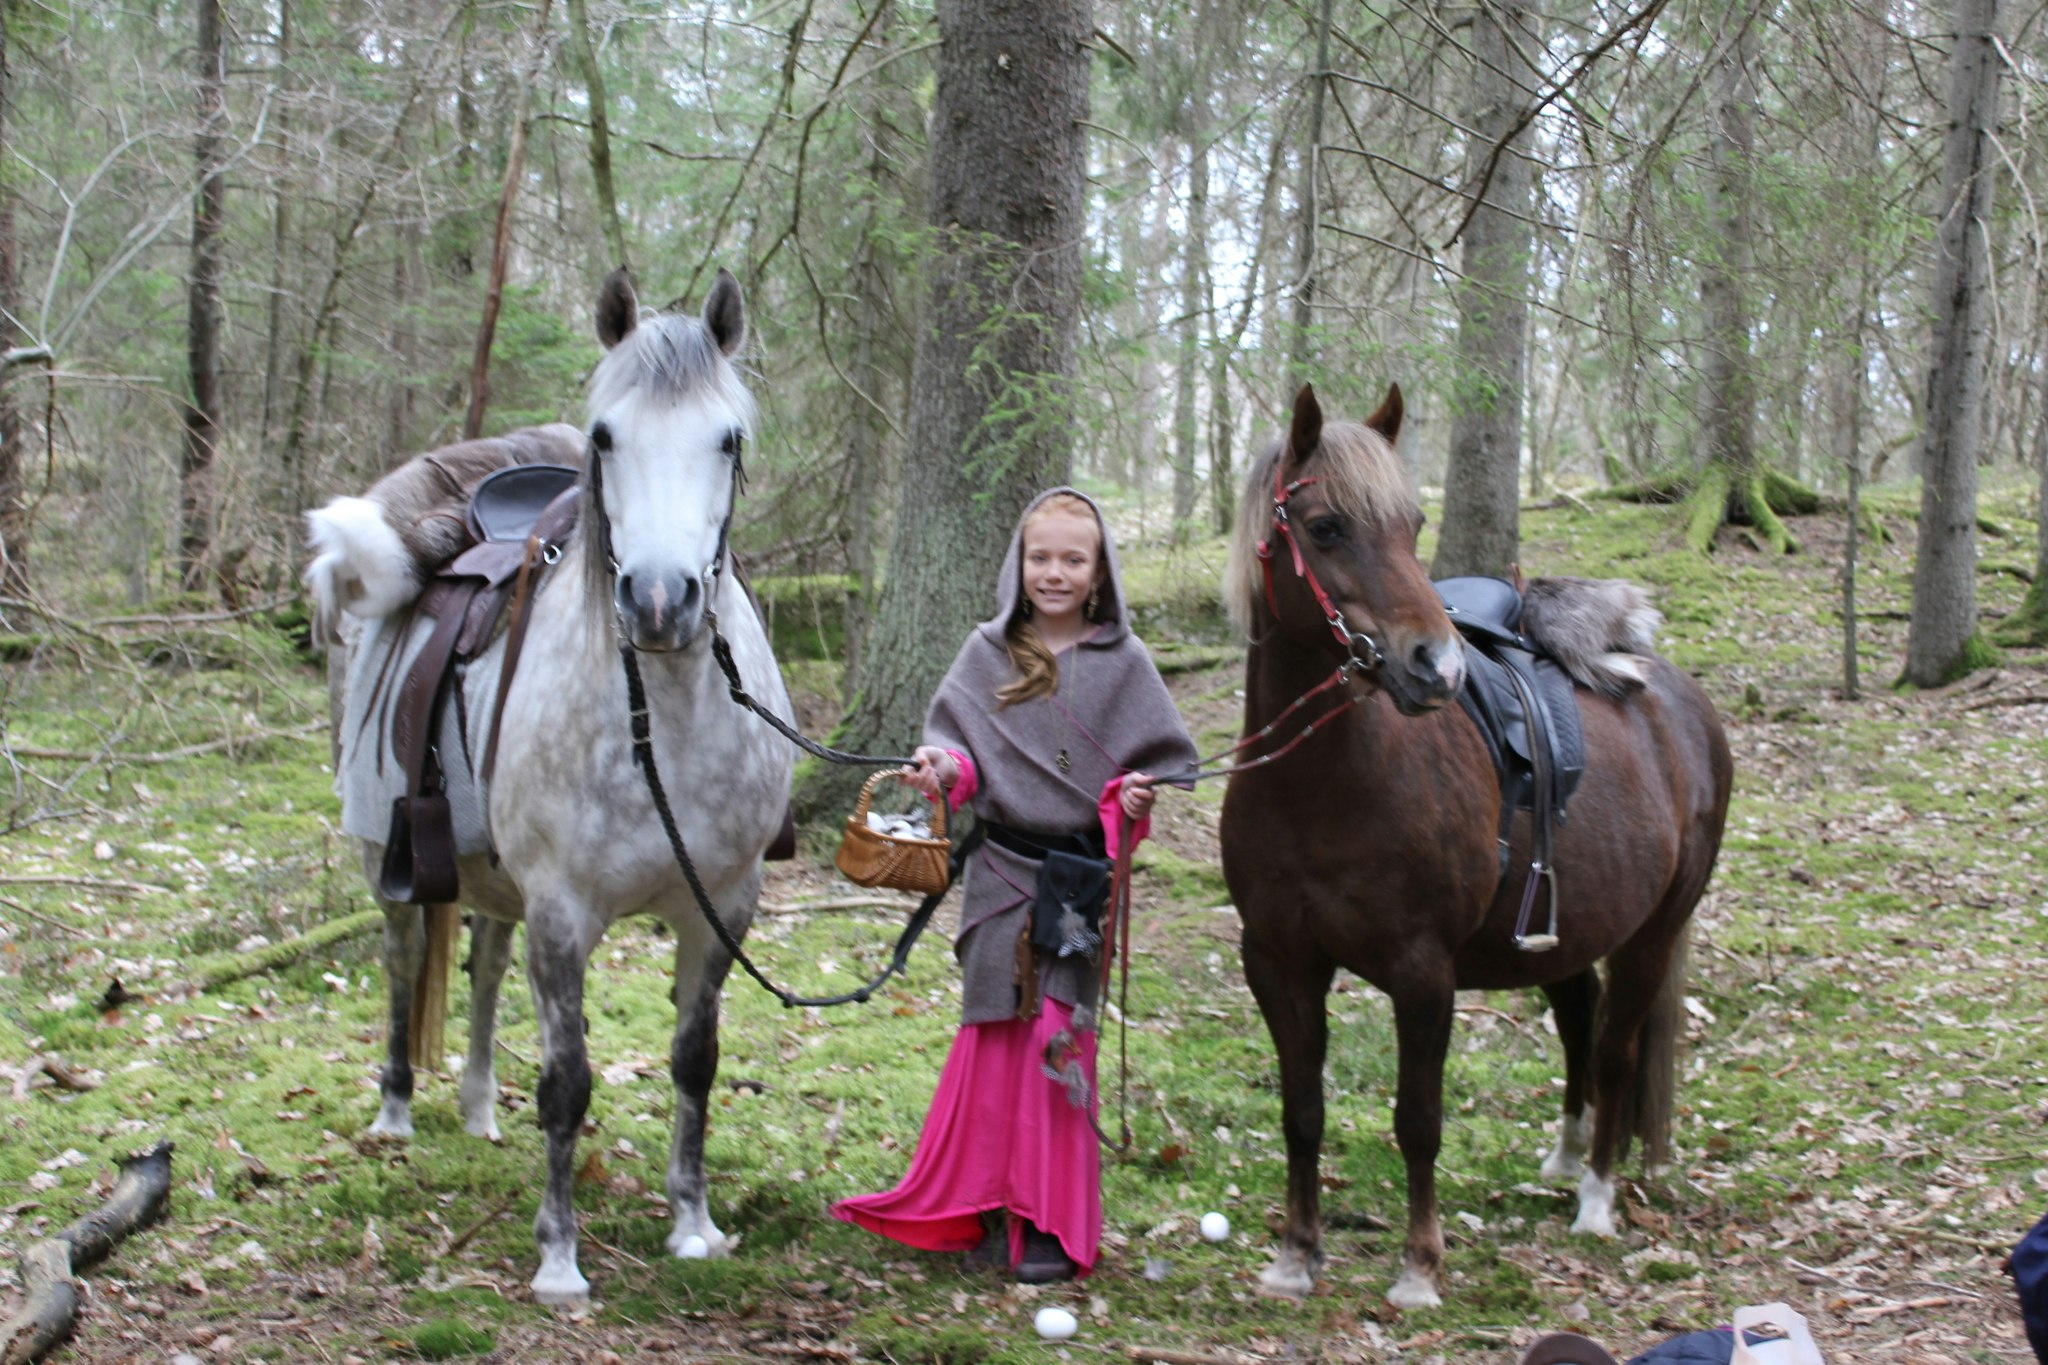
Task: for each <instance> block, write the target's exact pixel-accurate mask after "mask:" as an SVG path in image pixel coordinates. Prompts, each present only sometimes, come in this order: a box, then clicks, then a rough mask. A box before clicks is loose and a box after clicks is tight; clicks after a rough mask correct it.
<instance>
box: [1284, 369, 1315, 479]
mask: <svg viewBox="0 0 2048 1365" xmlns="http://www.w3.org/2000/svg"><path fill="white" fill-rule="evenodd" d="M1322 441H1323V405H1322V404H1321V403H1318V402H1317V401H1316V386H1315V385H1313V384H1303V385H1302V386H1301V392H1300V393H1297V394H1295V395H1294V425H1293V426H1291V427H1289V428H1288V429H1287V449H1288V453H1289V454H1290V455H1291V456H1292V457H1293V458H1294V460H1295V461H1296V462H1297V463H1299V462H1300V461H1302V460H1306V459H1307V458H1308V457H1309V456H1310V455H1313V454H1314V453H1315V449H1316V447H1317V446H1319V445H1321V444H1322Z"/></svg>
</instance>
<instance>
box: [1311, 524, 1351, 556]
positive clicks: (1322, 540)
mask: <svg viewBox="0 0 2048 1365" xmlns="http://www.w3.org/2000/svg"><path fill="white" fill-rule="evenodd" d="M1308 538H1309V539H1310V540H1312V541H1314V542H1315V543H1316V544H1317V545H1318V546H1319V547H1320V548H1322V549H1325V550H1327V549H1329V548H1330V547H1331V546H1332V545H1335V544H1336V543H1337V542H1338V541H1340V540H1342V539H1344V519H1343V518H1342V517H1317V518H1316V519H1315V520H1313V521H1311V522H1310V523H1309V524H1308Z"/></svg>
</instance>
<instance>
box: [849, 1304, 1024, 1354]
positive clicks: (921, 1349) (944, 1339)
mask: <svg viewBox="0 0 2048 1365" xmlns="http://www.w3.org/2000/svg"><path fill="white" fill-rule="evenodd" d="M853 1335H854V1337H855V1338H856V1339H858V1340H859V1341H860V1342H862V1343H863V1344H864V1345H865V1346H867V1348H868V1350H869V1351H870V1352H872V1353H873V1354H875V1355H877V1356H879V1357H881V1358H882V1359H884V1360H893V1361H895V1362H897V1365H980V1362H981V1361H984V1360H987V1359H988V1358H989V1357H990V1355H992V1354H993V1346H992V1344H991V1343H990V1341H989V1339H988V1336H987V1334H986V1333H984V1332H980V1331H977V1330H975V1329H974V1328H972V1327H951V1326H948V1327H937V1328H932V1327H921V1326H918V1325H916V1324H914V1323H908V1324H906V1323H902V1322H899V1321H897V1320H896V1318H895V1317H894V1316H892V1315H888V1314H879V1313H878V1314H873V1315H871V1316H869V1317H866V1318H863V1319H862V1320H861V1321H859V1322H857V1323H855V1324H854V1328H853Z"/></svg>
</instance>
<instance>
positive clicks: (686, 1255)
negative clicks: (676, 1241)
mask: <svg viewBox="0 0 2048 1365" xmlns="http://www.w3.org/2000/svg"><path fill="white" fill-rule="evenodd" d="M710 1254H711V1244H710V1243H709V1242H707V1241H705V1240H704V1239H703V1238H702V1237H699V1236H698V1235H697V1234H696V1233H694V1232H693V1233H691V1234H690V1235H689V1236H688V1237H685V1238H684V1239H683V1246H682V1257H683V1259H684V1260H686V1261H701V1260H703V1259H705V1258H706V1257H707V1256H709V1255H710Z"/></svg>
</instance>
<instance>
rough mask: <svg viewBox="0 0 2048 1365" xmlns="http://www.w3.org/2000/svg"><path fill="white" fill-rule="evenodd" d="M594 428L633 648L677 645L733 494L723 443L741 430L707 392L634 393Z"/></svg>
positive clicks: (688, 628)
mask: <svg viewBox="0 0 2048 1365" xmlns="http://www.w3.org/2000/svg"><path fill="white" fill-rule="evenodd" d="M600 423H601V424H602V425H603V426H604V428H605V430H606V431H607V432H608V433H609V435H610V438H611V448H610V449H609V450H608V451H606V452H604V453H603V454H601V455H600V456H599V458H600V459H602V460H603V461H604V503H605V513H606V515H607V516H608V517H609V518H610V521H611V539H612V558H613V559H614V560H615V561H617V564H618V577H619V584H620V586H619V599H620V601H619V605H620V608H621V610H622V611H624V612H625V614H626V617H627V625H628V627H629V629H631V630H632V631H633V632H634V635H635V639H634V643H635V644H636V645H640V646H642V647H648V648H664V647H665V648H671V649H673V648H680V647H681V646H683V645H687V644H688V643H689V642H690V641H691V639H693V638H694V637H695V635H696V630H697V625H698V622H699V621H700V620H701V613H702V611H703V608H704V605H705V602H704V597H703V590H704V589H706V588H708V587H709V586H710V585H709V583H708V582H707V581H706V571H707V570H708V569H709V568H710V567H711V565H712V562H713V560H714V559H715V558H716V557H717V555H718V549H719V545H718V538H719V530H720V528H721V527H722V526H723V525H724V524H725V520H726V517H727V515H728V514H729V513H730V511H731V507H732V498H733V494H734V489H733V460H734V456H733V455H731V454H729V453H728V449H727V447H728V443H729V441H731V440H732V439H733V438H734V437H735V436H736V435H737V433H738V432H740V431H741V430H742V428H743V425H744V424H743V422H742V419H741V416H740V414H739V413H737V412H735V411H733V410H732V409H731V408H730V407H729V406H727V405H726V404H725V403H723V402H722V401H720V400H719V399H718V398H717V397H715V396H712V395H707V394H697V395H693V396H691V397H690V398H688V399H685V400H684V401H682V402H679V403H672V404H662V403H659V402H657V401H650V400H648V399H645V398H642V397H641V396H639V395H637V394H634V395H630V396H628V397H627V398H626V399H625V400H623V401H621V402H619V403H617V404H615V405H614V406H613V407H612V408H611V409H610V410H608V411H606V412H604V413H601V414H599V415H598V416H597V418H596V421H594V422H593V423H592V429H593V430H595V429H596V427H597V426H598V425H599V424H600Z"/></svg>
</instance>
